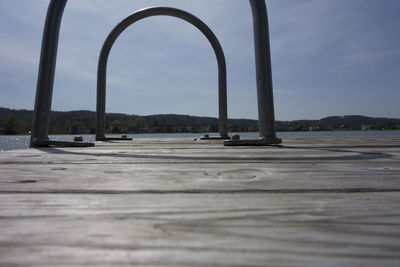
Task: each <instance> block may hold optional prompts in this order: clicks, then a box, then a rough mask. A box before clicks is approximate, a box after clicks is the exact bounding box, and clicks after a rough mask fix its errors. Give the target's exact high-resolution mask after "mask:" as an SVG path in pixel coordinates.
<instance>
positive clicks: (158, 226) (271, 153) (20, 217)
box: [0, 137, 400, 266]
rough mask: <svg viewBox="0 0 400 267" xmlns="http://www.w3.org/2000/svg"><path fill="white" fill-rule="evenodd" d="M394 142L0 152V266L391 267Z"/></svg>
mask: <svg viewBox="0 0 400 267" xmlns="http://www.w3.org/2000/svg"><path fill="white" fill-rule="evenodd" d="M399 170H400V138H395V137H380V138H345V139H340V140H339V139H335V138H313V139H311V138H292V139H285V140H284V145H283V146H273V147H261V148H260V147H257V148H252V147H240V148H237V147H230V148H226V147H223V146H222V145H221V141H194V140H189V139H159V140H154V139H144V140H134V141H133V142H116V141H115V142H99V143H96V147H93V148H62V149H60V148H46V149H29V150H20V151H8V152H2V153H0V265H4V266H12V265H18V266H20V265H36V266H46V265H47V266H52V265H57V266H58V265H59V266H71V265H81V266H82V265H84V266H85V265H87V266H89V265H107V266H115V265H121V266H131V265H145V266H338V265H343V266H377V265H381V266H399V264H400V212H399V211H400V174H399V173H400V172H399Z"/></svg>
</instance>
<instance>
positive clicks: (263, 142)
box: [224, 137, 282, 146]
mask: <svg viewBox="0 0 400 267" xmlns="http://www.w3.org/2000/svg"><path fill="white" fill-rule="evenodd" d="M280 143H282V139H280V138H277V137H273V138H260V139H243V140H240V139H239V140H227V141H224V146H269V145H278V144H280Z"/></svg>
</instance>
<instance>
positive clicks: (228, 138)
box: [200, 134, 231, 140]
mask: <svg viewBox="0 0 400 267" xmlns="http://www.w3.org/2000/svg"><path fill="white" fill-rule="evenodd" d="M230 139H231V138H230V137H229V135H225V136H221V135H220V136H209V135H208V134H205V135H203V136H202V137H200V140H230Z"/></svg>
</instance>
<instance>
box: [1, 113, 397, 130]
mask: <svg viewBox="0 0 400 267" xmlns="http://www.w3.org/2000/svg"><path fill="white" fill-rule="evenodd" d="M32 114H33V112H32V111H30V110H15V109H8V108H0V134H7V135H13V134H28V133H29V132H30V131H31V126H32ZM50 118H51V119H50V134H84V133H87V134H93V133H95V130H96V122H95V119H96V113H95V112H93V111H88V110H80V111H68V112H60V111H52V113H51V117H50ZM228 128H229V131H230V132H257V131H258V121H257V120H250V119H229V120H228ZM218 129H219V121H218V119H217V118H211V117H199V116H189V115H175V114H164V115H149V116H139V115H127V114H121V113H108V114H106V132H109V133H185V132H188V133H205V132H218ZM362 129H371V130H399V129H400V119H390V118H372V117H366V116H355V115H351V116H331V117H326V118H323V119H320V120H296V121H277V122H276V130H277V131H310V130H312V131H322V130H324V131H329V130H362Z"/></svg>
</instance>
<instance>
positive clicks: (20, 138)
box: [0, 131, 400, 152]
mask: <svg viewBox="0 0 400 267" xmlns="http://www.w3.org/2000/svg"><path fill="white" fill-rule="evenodd" d="M238 134H240V136H241V137H242V138H256V137H258V133H238ZM210 135H211V136H212V135H216V134H215V133H214V134H212V133H210ZM277 135H278V137H280V138H293V137H318V136H320V137H330V136H331V137H340V136H343V137H344V136H400V131H329V132H322V131H321V132H278V133H277ZM74 136H75V135H50V136H49V137H50V139H51V140H56V141H73V139H74ZM107 136H109V137H121V135H107ZM200 136H201V134H198V133H197V134H193V133H178V134H128V137H130V138H133V139H139V138H198V137H200ZM82 137H83V140H84V141H85V142H94V140H95V136H94V135H83V136H82ZM29 140H30V136H29V135H2V136H0V152H2V151H6V150H14V149H25V148H28V147H29Z"/></svg>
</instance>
